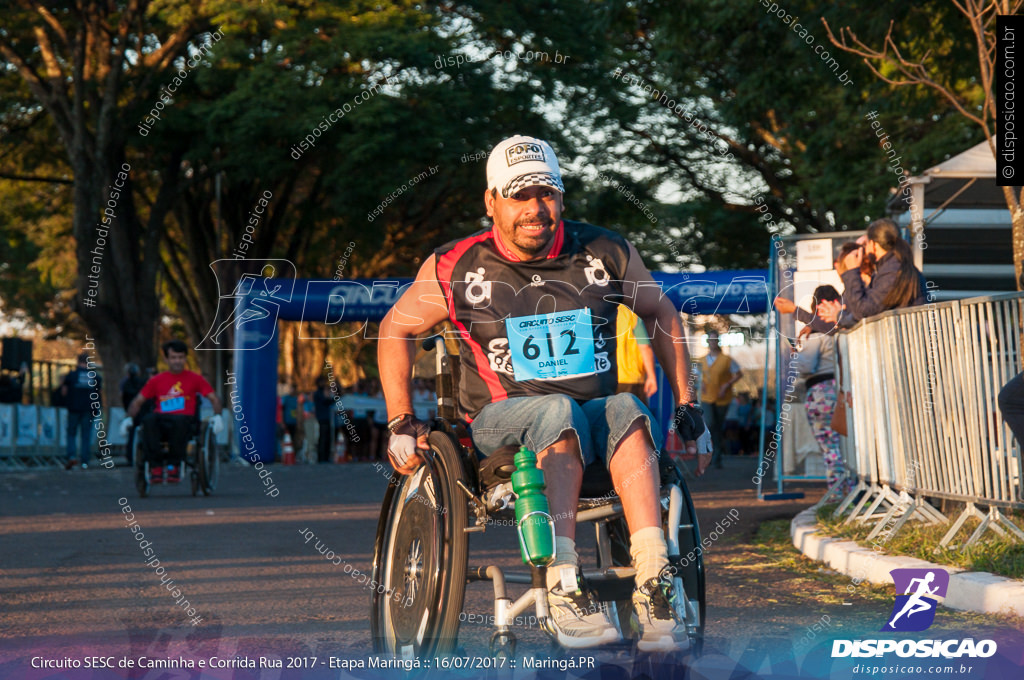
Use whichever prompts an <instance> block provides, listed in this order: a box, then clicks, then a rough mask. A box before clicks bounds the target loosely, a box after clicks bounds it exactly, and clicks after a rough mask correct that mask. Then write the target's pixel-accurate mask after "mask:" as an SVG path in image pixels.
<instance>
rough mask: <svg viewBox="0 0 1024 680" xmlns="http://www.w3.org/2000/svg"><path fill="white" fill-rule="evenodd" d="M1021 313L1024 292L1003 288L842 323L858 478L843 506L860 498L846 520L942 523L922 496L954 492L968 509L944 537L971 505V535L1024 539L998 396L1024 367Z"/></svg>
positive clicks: (1022, 500) (1015, 468)
mask: <svg viewBox="0 0 1024 680" xmlns="http://www.w3.org/2000/svg"><path fill="white" fill-rule="evenodd" d="M1022 319H1024V294H1022V293H1007V294H1003V295H995V296H989V297H980V298H971V299H967V300H954V301H951V302H943V303H929V304H926V305H923V306H920V307H912V308H907V309H900V310H894V311H890V312H885V313H884V314H880V315H878V316H875V317H871V318H870V319H866V320H864V321H862V322H860V323H859V324H858V325H857V326H855V327H854V328H853V329H852V330H850V331H848V332H844V333H840V334H839V337H838V341H839V342H838V346H839V351H840V355H841V360H842V361H843V367H844V370H843V371H842V382H843V384H842V385H841V386H840V387H841V389H842V390H844V391H845V392H848V393H850V394H851V396H852V407H851V409H850V411H849V412H848V423H849V424H850V438H851V439H852V444H853V445H852V446H851V447H850V448H849V449H848V450H851V451H853V452H855V453H854V455H855V459H854V460H851V461H849V462H850V463H851V465H850V467H851V468H853V469H854V470H856V474H857V478H858V480H859V483H858V487H857V489H856V490H855V491H854V492H853V493H851V494H850V495H848V496H847V497H846V499H844V501H843V503H842V504H841V505H840V507H839V508H838V509H837V511H836V512H837V514H841V513H843V512H845V510H846V509H847V508H848V507H849V506H850V505H852V504H853V503H854V501H855V500H856V501H857V503H856V505H855V506H854V508H853V512H852V513H851V515H850V517H849V518H848V519H847V521H848V522H850V521H854V520H859V521H867V520H869V519H879V523H878V525H877V526H876V530H880V528H881V527H882V526H883V525H886V524H887V523H888V522H889V521H891V520H892V519H893V518H898V524H897V525H896V527H895V529H898V528H899V526H902V524H903V522H905V521H907V519H909V518H911V517H918V518H920V519H924V520H926V521H930V522H946V521H947V520H946V518H945V517H943V516H942V515H941V514H939V513H938V511H937V510H935V509H934V507H933V506H932V505H931V504H929V503H927V500H928V499H949V500H954V501H963V502H965V503H966V508H965V510H964V511H963V512H962V513H961V514H960V516H959V517H958V519H957V520H956V522H954V523H953V525H952V527H951V528H950V530H949V532H947V534H946V536H945V537H944V538H943V541H942V543H943V545H947V544H949V542H950V541H952V540H953V538H954V537H955V535H956V533H957V531H959V530H960V528H961V527H962V526H963V523H964V522H965V521H966V520H967V518H968V517H971V516H975V517H978V518H979V519H981V520H982V523H981V525H980V526H979V527H978V529H977V530H976V531H975V532H974V534H973V535H972V536H971V537H970V539H969V540H968V541H967V542H966V544H965V545H970V544H971V543H973V542H974V541H975V540H977V539H978V538H979V537H980V536H981V534H982V533H983V532H984V531H985V530H986V529H992V530H994V531H996V532H997V533H1000V534H1005V531H1004V529H1006V530H1009V531H1011V532H1013V533H1014V534H1016V535H1017V536H1019V537H1020V538H1021V539H1024V532H1022V531H1021V530H1020V529H1018V528H1017V527H1016V526H1014V525H1013V524H1012V523H1011V522H1010V521H1009V520H1008V519H1007V518H1006V516H1005V515H1004V514H1003V512H1002V510H1005V509H1007V508H1017V509H1020V508H1024V492H1022V477H1021V468H1022V465H1021V450H1020V447H1019V445H1018V444H1017V442H1015V441H1014V438H1013V434H1012V433H1011V432H1010V429H1009V427H1008V426H1007V425H1006V423H1005V422H1004V421H1003V419H1002V416H1001V414H1000V413H999V406H998V403H997V398H998V395H999V390H1000V389H1001V388H1002V386H1003V385H1004V384H1006V383H1007V382H1008V381H1009V380H1010V379H1011V378H1012V377H1014V376H1015V375H1016V374H1017V373H1018V372H1020V370H1021V365H1022V357H1021V330H1022V326H1021V321H1022ZM897 492H899V493H897ZM978 506H982V507H987V508H988V511H987V512H982V511H981V510H979V509H978Z"/></svg>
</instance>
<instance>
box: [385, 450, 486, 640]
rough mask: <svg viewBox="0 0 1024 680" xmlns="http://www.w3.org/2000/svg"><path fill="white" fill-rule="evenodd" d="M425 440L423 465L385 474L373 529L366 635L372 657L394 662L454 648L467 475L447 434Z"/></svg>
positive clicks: (462, 589)
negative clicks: (388, 479)
mask: <svg viewBox="0 0 1024 680" xmlns="http://www.w3.org/2000/svg"><path fill="white" fill-rule="evenodd" d="M429 443H430V449H431V454H432V455H430V459H429V460H428V461H427V463H426V464H425V465H423V466H422V467H421V468H420V469H419V470H417V471H416V472H415V473H414V474H412V475H409V476H405V477H401V476H399V475H394V476H393V477H392V479H391V482H390V483H389V485H388V490H387V493H386V495H385V497H384V504H383V507H382V509H381V516H380V521H379V522H378V525H377V540H376V545H375V548H374V557H373V579H372V581H371V584H374V585H375V586H376V587H375V588H374V589H373V591H372V592H371V595H370V609H371V612H370V627H371V633H372V635H373V640H374V649H375V651H376V652H377V653H388V654H393V655H395V656H397V657H400V658H411V657H429V656H432V655H435V654H449V653H451V652H453V651H454V650H455V645H456V641H457V639H458V633H459V615H460V614H461V613H462V603H463V599H464V596H465V589H466V565H467V550H468V546H469V540H468V536H467V534H466V533H465V531H464V529H465V528H466V522H467V513H466V506H467V500H466V497H465V495H464V494H463V493H462V491H461V490H460V489H459V488H458V486H457V484H456V483H457V482H458V481H459V480H462V481H463V483H465V482H466V472H465V470H464V468H463V466H462V463H461V459H460V456H459V450H458V445H457V444H456V442H455V440H454V439H453V438H452V437H450V436H449V435H447V434H445V433H442V432H433V433H431V434H430V438H429Z"/></svg>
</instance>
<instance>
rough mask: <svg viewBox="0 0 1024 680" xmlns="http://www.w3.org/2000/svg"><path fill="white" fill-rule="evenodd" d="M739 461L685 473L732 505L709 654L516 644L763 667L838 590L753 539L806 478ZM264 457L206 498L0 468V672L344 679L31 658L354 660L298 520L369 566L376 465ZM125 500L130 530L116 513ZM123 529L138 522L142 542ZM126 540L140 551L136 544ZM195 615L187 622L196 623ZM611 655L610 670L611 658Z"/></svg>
mask: <svg viewBox="0 0 1024 680" xmlns="http://www.w3.org/2000/svg"><path fill="white" fill-rule="evenodd" d="M754 463H755V462H754V461H753V460H752V459H741V458H733V459H727V461H726V470H724V471H715V472H714V475H713V476H711V475H709V476H708V477H705V478H704V479H702V480H699V481H697V482H695V483H693V484H692V489H693V493H694V497H695V499H696V503H697V507H698V514H699V515H700V518H701V523H702V526H704V527H705V533H707V532H708V530H709V529H708V528H709V527H711V526H713V525H714V524H715V523H716V522H717V521H718V520H720V519H721V518H723V517H725V516H726V514H727V513H728V512H729V510H731V509H733V508H737V509H738V512H739V515H740V518H741V519H740V523H739V524H738V525H737V526H735V527H734V528H731V529H729V530H728V531H727V532H724V535H723V538H722V539H721V540H720V541H719V542H718V543H716V544H715V546H714V547H713V548H712V550H711V551H709V560H708V572H709V578H708V588H709V590H708V628H707V635H708V643H707V649H708V652H709V653H708V654H706V655H705V657H703V658H702V660H701V661H700V662H699V663H698V664H697V666H694V665H693V659H691V658H690V657H688V656H680V657H678V658H677V657H669V658H661V657H657V658H642V657H641V658H638V657H637V656H636V655H634V654H633V653H632V651H631V650H629V649H628V648H625V647H622V648H616V649H610V650H603V651H600V652H597V653H593V652H591V653H585V654H568V655H566V654H564V653H562V652H560V651H558V650H555V649H553V648H552V646H551V643H550V642H549V641H548V639H547V637H546V636H545V635H544V634H543V633H542V632H540V631H539V630H537V629H530V628H525V629H519V630H518V631H517V635H518V637H519V647H518V656H519V657H520V659H526V658H534V659H538V658H556V657H557V658H565V659H574V658H575V659H577V660H578V661H577V663H580V664H583V666H584V669H582V670H578V671H570V672H571V673H572V672H575V673H576V674H577V677H584V676H587V677H598V676H597V675H592V673H591V674H588V673H587V671H586V666H587V664H588V663H589V660H590V659H591V658H593V659H594V661H595V663H597V664H599V665H601V664H603V665H605V670H604V671H602V672H601V674H600V677H635V676H638V675H647V676H648V677H662V676H663V677H680V672H682V671H683V670H684V669H687V668H688V669H689V670H690V671H695V669H697V670H699V671H700V672H699V673H697V672H695V673H694V675H693V677H723V678H724V677H730V676H732V677H735V678H741V677H745V676H746V673H745V672H744V671H743V670H742V669H737V667H736V666H737V665H736V663H735V662H734V661H732V659H741V658H746V659H747V662H748V663H747V665H748V666H749V667H752V668H754V669H758V668H759V667H761V665H762V663H764V664H765V665H764V666H763V669H768V668H770V666H769V665H767V664H768V662H769V661H770V660H771V659H770V657H771V656H772V655H774V654H776V653H777V652H778V651H779V649H778V646H779V644H780V643H779V640H780V639H788V640H789V641H790V643H791V642H792V641H793V640H795V639H796V638H798V637H799V636H800V635H801V634H805V633H804V631H805V629H806V630H807V631H811V630H812V626H814V625H815V623H816V622H820V621H821V617H822V616H823V615H824V616H827V617H829V620H830V621H835V618H834V615H835V613H836V611H837V607H836V603H835V602H830V600H829V597H828V596H826V594H825V593H832V592H837V591H840V590H841V588H840V586H839V585H834V584H833V585H829V584H817V586H820V587H821V590H820V591H814V592H811V590H813V589H812V588H811V587H810V585H808V584H809V583H811V581H813V579H811V581H800V583H795V582H793V581H792V578H793V577H792V574H788V573H786V572H784V571H783V570H780V569H778V568H777V567H776V566H773V563H772V562H771V560H766V558H765V555H764V554H763V553H759V552H758V551H757V550H756V549H754V548H752V547H751V544H750V542H751V540H752V538H753V536H754V534H755V532H756V529H757V527H758V526H759V525H760V524H761V522H762V521H763V520H765V519H769V518H773V517H792V516H793V515H794V514H795V513H796V512H797V511H798V510H799V509H800V508H802V507H806V506H807V505H809V504H810V503H812V502H813V501H814V500H816V495H817V494H820V486H818V485H805V486H804V487H803V488H804V489H805V490H806V491H807V492H808V496H807V497H806V498H804V499H802V500H798V501H791V502H785V503H782V504H767V503H763V502H759V501H757V500H756V497H755V495H754V492H753V488H752V487H751V485H750V476H751V474H752V472H753V468H754ZM267 469H268V470H270V471H271V475H272V480H273V483H274V484H275V485H276V487H277V488H278V489H279V490H280V493H279V494H278V495H277V496H276V497H271V496H268V495H266V494H265V493H264V491H265V490H266V488H267V487H266V486H264V484H263V483H262V482H261V480H260V478H259V476H258V474H257V472H256V471H255V470H254V469H251V468H249V467H247V466H238V467H226V468H222V478H221V482H220V486H219V488H218V489H217V491H216V493H215V494H214V495H212V496H210V497H207V498H204V497H202V496H199V497H198V498H193V497H192V496H191V495H190V493H189V489H188V486H187V484H181V485H175V486H155V487H154V489H153V492H152V493H151V496H150V497H149V498H147V499H140V498H138V496H137V494H136V493H135V490H134V487H133V483H132V477H131V472H130V470H128V469H127V468H117V469H115V470H104V469H102V468H97V469H90V470H88V471H81V470H78V471H72V472H65V471H63V470H44V471H36V472H18V473H4V474H0V603H2V604H0V678H39V679H42V678H58V677H62V678H63V677H67V678H72V677H73V678H79V677H86V678H93V677H95V678H106V677H138V678H150V679H152V680H158V679H159V678H189V677H200V676H201V677H217V678H232V677H235V678H265V679H267V680H275V679H276V678H292V677H294V678H307V677H343V678H344V677H349V675H348V674H347V673H346V672H345V671H339V670H333V669H330V668H329V667H328V666H326V665H323V666H319V667H318V668H317V669H316V670H315V671H310V670H299V669H293V670H289V669H288V668H286V667H284V668H263V669H260V668H256V669H252V668H242V669H238V668H220V669H214V670H210V669H207V670H205V671H203V672H202V673H200V671H199V670H194V671H188V670H181V669H171V670H168V669H139V668H137V667H136V668H134V669H131V670H119V671H117V672H116V674H115V673H113V672H107V671H101V672H94V671H87V670H85V669H84V667H83V668H80V669H78V670H76V671H75V672H70V673H69V672H67V671H64V670H62V669H54V668H49V669H47V668H42V669H39V668H35V669H34V668H32V666H33V663H35V664H36V665H40V664H42V663H43V662H41V661H38V660H37V661H35V662H33V658H34V657H38V658H42V659H46V660H48V661H47V663H52V664H57V663H59V662H60V660H62V659H65V658H71V659H77V660H79V661H80V662H84V660H86V659H87V658H88V657H91V656H98V657H114V660H115V663H120V660H121V659H122V658H125V659H128V660H137V659H139V658H140V657H145V658H156V659H176V658H178V657H188V658H204V659H208V660H209V659H212V658H214V657H216V658H218V659H228V660H234V659H237V658H240V659H252V660H254V661H255V662H257V663H258V662H259V661H258V660H259V659H261V658H262V659H264V660H266V663H268V664H276V663H278V662H280V663H282V665H285V664H289V663H291V664H293V665H298V666H300V667H301V665H302V664H304V663H308V662H307V661H304V660H306V659H309V658H311V657H316V658H317V659H318V661H317V664H320V662H321V661H324V660H329V659H331V658H363V659H366V658H367V657H368V655H370V654H371V647H372V645H371V638H370V630H369V593H368V591H367V589H366V587H365V586H364V585H361V584H360V583H359V581H358V580H357V579H356V578H353V576H352V573H347V572H346V570H345V569H344V568H343V567H339V566H336V565H335V564H333V563H331V562H329V561H328V560H327V559H325V558H324V557H323V556H322V555H320V553H319V552H318V551H317V550H316V549H315V547H314V546H315V541H312V540H311V541H309V542H307V541H306V539H307V538H308V537H309V535H310V534H309V532H312V533H313V535H315V537H316V539H315V540H316V541H319V542H321V545H326V546H327V547H329V549H331V550H333V551H334V552H335V553H337V555H340V556H341V557H342V558H343V559H344V560H345V562H346V563H348V564H350V565H352V568H353V569H356V570H359V571H360V572H363V573H369V572H370V570H371V564H370V562H371V559H372V549H373V536H374V532H375V529H376V522H377V518H378V512H379V505H380V500H381V498H382V497H383V494H384V490H385V487H386V484H387V479H386V475H385V474H383V473H382V472H380V471H378V470H375V469H374V467H373V466H372V465H370V464H366V463H362V464H347V465H328V466H295V467H282V466H277V465H275V466H270V467H268V468H267ZM124 506H128V507H130V509H131V512H132V516H133V517H134V518H135V519H134V522H135V525H136V526H138V529H134V530H133V528H132V522H130V521H128V520H127V519H126V518H127V515H126V514H125V513H124V512H123V511H122V508H123V507H124ZM133 531H137V532H141V533H143V534H144V536H145V538H144V541H140V540H136V533H133ZM582 533H583V532H581V534H582ZM145 541H148V542H149V545H148V546H147V545H145V543H144V542H145ZM514 541H515V539H514V535H513V533H512V530H511V529H510V528H499V529H497V530H494V529H489V530H488V531H487V532H486V534H483V535H480V534H474V535H473V536H472V539H471V548H470V556H471V558H470V562H471V563H476V564H485V563H491V564H498V565H502V566H509V567H512V566H515V565H517V564H520V566H521V563H520V562H519V560H518V556H517V550H516V549H515V547H514ZM579 544H580V553H581V555H583V556H584V557H585V559H592V556H593V550H592V540H591V538H590V536H589V535H587V534H583V535H581V536H579ZM140 546H143V548H151V549H152V550H153V553H152V554H151V555H149V556H147V555H146V554H145V553H144V552H143V549H140ZM153 558H156V559H158V560H159V565H157V564H155V563H154V562H153ZM147 560H149V564H147ZM157 566H160V567H162V568H163V572H162V578H163V579H164V580H165V581H167V580H173V581H174V583H173V584H168V585H169V587H170V589H171V590H169V589H168V585H165V584H163V583H161V574H159V573H158V572H157V569H156V567H157ZM174 588H178V592H177V593H174V592H173V589H174ZM512 588H517V587H516V586H512ZM787 593H789V594H791V595H792V597H789V598H788V599H787ZM186 599H187V603H185V600H186ZM833 599H834V598H833ZM840 599H843V598H841V597H840ZM179 601H180V603H179ZM491 602H492V600H491V590H490V585H489V584H482V583H474V584H470V585H469V586H468V587H467V597H466V605H465V609H464V611H465V612H466V613H467V614H469V613H476V614H486V613H490V612H491V611H492V607H493V605H492V604H491ZM840 608H841V610H842V618H841V624H842V625H843V626H845V628H846V629H847V630H848V631H849V634H853V633H854V632H858V631H859V632H870V631H877V630H878V619H879V618H880V616H884V613H880V611H879V605H878V604H877V603H876V602H872V601H870V600H869V599H863V598H854V599H853V600H852V601H849V602H843V603H842V605H841V606H840ZM883 608H885V606H884V605H883ZM192 609H194V614H193V615H192V616H193V618H190V616H189V612H190V611H191V610H192ZM828 612H831V613H832V615H831V616H830V615H829V614H828ZM195 617H198V618H199V619H201V620H200V621H198V622H196V623H193V619H194V618H195ZM490 634H491V630H490V629H489V628H487V627H486V626H484V625H481V624H478V623H475V622H468V621H467V622H466V623H464V624H463V625H462V627H461V630H460V645H461V646H462V649H461V650H460V654H462V655H464V656H467V657H474V656H486V655H487V643H488V640H489V638H490ZM783 641H785V640H783ZM790 643H786V644H790ZM243 663H244V662H243ZM609 664H610V665H613V666H616V667H618V668H620V669H621V672H618V671H617V672H614V673H611V674H609V671H608V670H607V669H608V668H609V667H610V666H609ZM659 664H660V665H659ZM734 669H735V670H736V671H737V672H735V673H734ZM491 672H492V673H493V671H491ZM478 675H480V674H479V673H469V674H466V677H470V676H472V677H477V676H478ZM356 676H358V677H383V676H381V675H379V674H378V675H375V676H370V675H366V674H359V673H356ZM388 677H391V676H388ZM396 677H400V676H396ZM515 677H527V676H524V675H516V676H515Z"/></svg>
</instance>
